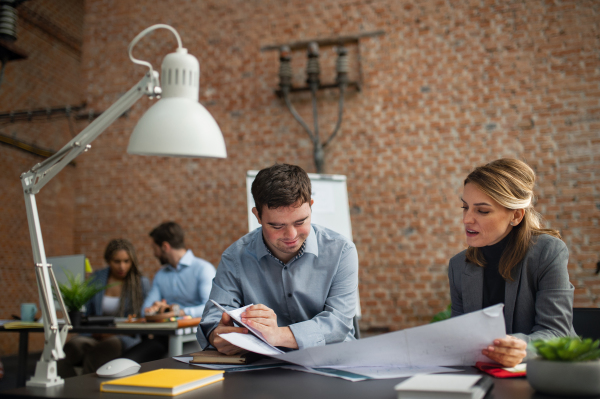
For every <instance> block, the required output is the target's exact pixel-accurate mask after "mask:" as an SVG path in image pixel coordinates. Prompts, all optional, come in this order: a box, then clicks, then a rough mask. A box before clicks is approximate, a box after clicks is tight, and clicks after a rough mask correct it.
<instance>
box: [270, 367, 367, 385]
mask: <svg viewBox="0 0 600 399" xmlns="http://www.w3.org/2000/svg"><path fill="white" fill-rule="evenodd" d="M281 368H282V369H288V370H295V371H302V372H304V373H311V374H318V375H324V376H325V377H336V378H341V379H343V380H347V381H352V382H356V381H364V380H370V379H371V378H370V377H367V376H365V375H358V374H353V373H351V372H348V371H345V370H336V369H332V368H316V369H313V368H309V367H302V366H298V365H296V364H289V363H288V364H287V365H286V366H281Z"/></svg>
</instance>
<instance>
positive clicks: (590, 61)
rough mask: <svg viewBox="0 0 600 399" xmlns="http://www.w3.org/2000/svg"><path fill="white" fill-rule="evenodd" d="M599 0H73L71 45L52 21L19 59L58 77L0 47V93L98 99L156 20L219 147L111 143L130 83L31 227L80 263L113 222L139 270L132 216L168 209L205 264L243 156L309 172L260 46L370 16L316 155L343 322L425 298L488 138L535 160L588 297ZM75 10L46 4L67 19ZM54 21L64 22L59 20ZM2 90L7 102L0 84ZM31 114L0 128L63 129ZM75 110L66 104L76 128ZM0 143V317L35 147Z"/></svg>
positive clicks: (146, 48)
mask: <svg viewBox="0 0 600 399" xmlns="http://www.w3.org/2000/svg"><path fill="white" fill-rule="evenodd" d="M36 3H40V4H48V6H47V7H45V6H44V7H42V6H40V9H38V12H40V13H41V12H45V11H44V10H51V9H53V7H54V6H56V4H58V3H59V2H57V1H55V2H51V1H48V0H44V1H43V0H39V1H38V2H36ZM61 3H62V2H61ZM25 4H28V3H25ZM69 4H80V3H79V2H70V3H69ZM31 6H33V3H31ZM599 14H600V4H599V3H598V2H595V1H589V0H588V1H585V0H583V1H539V0H531V1H527V2H524V1H500V0H498V1H464V2H453V1H452V2H451V1H419V2H415V1H407V0H401V1H397V0H385V1H384V0H380V1H379V0H375V1H368V0H359V1H355V0H353V1H339V0H338V1H333V0H332V1H322V0H320V1H306V0H302V1H300V0H294V1H288V2H283V1H260V2H251V1H245V0H237V1H232V0H212V1H161V2H152V3H147V2H124V1H107V0H103V1H99V0H88V1H86V2H85V17H84V24H83V36H82V43H83V44H82V46H81V51H82V56H81V59H79V58H78V57H77V56H73V54H74V53H73V51H74V50H73V46H67V45H66V44H64V46H65V48H64V49H63V50H61V47H60V46H61V43H64V39H58V38H56V39H53V40H54V42H53V43H54V45H53V46H51V47H52V48H48V46H46V47H44V46H40V47H41V48H42V49H43V50H44V51H45V52H46V53H44V54H41V53H40V59H39V60H38V59H30V60H28V61H22V63H21V64H20V65H22V67H23V69H25V67H26V66H27V68H30V70H38V73H39V74H44V73H47V74H57V73H58V71H56V70H54V69H52V68H59V70H60V73H59V75H60V76H58V78H63V79H67V80H68V82H66V83H65V84H64V85H62V89H59V87H56V88H54V90H53V91H52V92H53V96H50V97H48V96H47V94H48V93H47V92H46V91H45V90H42V89H41V85H42V84H51V82H52V80H50V81H48V80H47V79H46V80H44V81H43V82H39V84H34V85H32V84H31V83H29V80H27V79H23V82H21V83H19V82H18V81H15V82H14V83H13V84H12V85H9V84H8V79H10V76H11V74H12V76H18V73H24V72H18V73H17V72H16V66H17V63H14V64H9V67H8V68H7V70H6V75H5V76H6V79H7V82H6V83H7V84H6V86H4V83H3V87H2V92H0V94H2V93H4V94H3V95H0V106H1V107H2V110H4V111H8V110H11V109H22V108H24V107H39V106H46V105H47V104H50V103H52V104H60V105H63V104H65V103H69V104H71V103H79V102H80V101H81V100H85V101H86V102H87V104H88V107H89V108H91V109H94V110H104V109H106V108H107V107H108V106H110V105H111V104H112V103H113V102H114V101H115V100H116V99H117V98H118V97H119V96H120V95H122V94H123V93H124V92H126V91H127V90H128V89H129V88H130V87H131V86H133V84H134V83H135V82H137V81H138V80H139V79H140V78H141V76H142V74H143V73H144V68H142V67H140V66H136V65H133V64H132V63H131V62H130V61H129V59H128V57H127V45H128V44H129V42H130V41H131V39H132V38H133V37H134V36H135V35H136V34H137V33H139V32H140V31H141V30H142V29H144V28H146V27H148V26H150V25H151V24H154V23H167V24H171V25H173V26H174V27H175V28H176V29H177V30H178V31H179V33H180V34H181V36H182V39H183V44H184V47H187V48H188V50H189V51H190V53H192V54H194V55H196V56H197V57H198V59H199V61H200V64H201V72H202V75H201V81H200V84H201V90H200V100H201V102H202V103H203V104H204V105H205V106H206V107H207V109H208V110H209V111H210V112H211V113H212V114H213V116H214V117H215V119H216V120H217V121H218V123H219V125H220V126H221V129H222V130H223V133H224V135H225V141H226V144H227V151H228V158H227V159H224V160H214V159H171V158H153V157H135V156H128V155H127V154H126V146H127V141H128V135H129V132H130V131H131V130H132V129H133V127H134V126H135V123H136V121H137V120H138V119H139V117H140V116H141V115H142V114H143V112H144V111H145V110H146V109H147V108H148V107H149V106H150V105H151V102H150V101H149V100H147V99H143V100H141V101H139V102H138V103H137V104H136V105H135V106H134V107H133V108H132V110H131V112H130V113H129V114H128V116H127V117H126V118H121V119H120V120H119V121H117V122H116V123H115V124H114V125H113V126H112V127H110V128H109V129H108V130H107V131H106V132H105V133H104V134H103V135H102V136H101V137H99V138H98V139H97V140H96V141H95V142H94V143H93V149H92V151H90V152H88V153H86V154H84V155H82V156H80V157H79V158H78V159H77V166H76V167H75V168H71V167H70V168H67V170H65V171H63V173H62V174H61V175H60V177H59V178H57V181H53V182H52V183H51V184H50V185H49V186H48V187H47V188H46V189H45V191H43V192H42V194H40V199H39V201H38V202H39V203H40V216H41V217H42V219H43V224H45V226H46V230H48V231H50V230H51V229H55V228H56V225H55V224H59V225H60V228H61V229H64V232H63V231H62V230H61V233H60V234H46V235H45V240H46V247H47V252H48V253H49V254H51V253H52V254H59V253H58V252H60V251H61V250H63V249H68V250H69V251H73V252H75V253H85V254H86V255H87V256H88V257H89V258H90V259H91V261H92V264H93V266H94V267H102V265H103V260H102V253H103V250H104V247H105V245H106V243H107V242H108V240H110V239H111V238H114V237H126V238H129V239H130V240H131V241H132V242H133V243H134V245H135V246H136V248H137V249H138V252H139V255H140V261H141V264H142V269H143V271H144V273H146V274H147V275H149V276H153V275H154V273H155V272H156V270H157V268H158V263H157V261H156V260H155V259H154V258H153V256H152V252H151V249H150V246H149V241H148V240H149V239H148V237H147V235H148V232H149V231H150V229H151V228H152V227H154V226H155V225H157V224H158V223H160V222H162V221H164V220H168V219H173V220H176V221H179V222H180V223H181V224H182V225H183V226H184V228H185V229H186V232H187V241H188V246H189V247H190V248H192V249H193V250H194V252H195V253H196V254H197V255H199V256H201V257H204V258H206V259H208V260H209V261H211V262H213V263H214V264H215V265H216V264H217V263H218V261H219V258H220V255H221V253H222V252H223V250H224V249H225V248H227V246H229V245H230V244H231V243H232V242H233V241H234V240H235V239H237V238H239V237H240V236H241V235H243V234H244V233H246V231H247V218H246V191H245V178H244V177H245V172H246V170H249V169H260V168H263V167H266V166H269V165H271V164H273V163H274V162H289V163H294V164H298V165H300V166H302V167H304V168H305V169H307V170H308V171H309V172H312V171H314V166H313V164H312V146H311V143H310V141H309V139H308V137H307V135H306V133H304V132H303V130H302V128H301V127H300V125H298V124H297V123H296V122H295V120H294V119H293V117H292V116H291V115H290V113H289V112H288V111H287V109H286V107H285V105H284V104H283V102H282V101H281V100H279V99H278V98H277V97H276V96H275V95H274V93H273V90H274V89H275V88H277V83H278V78H277V71H278V54H277V52H273V51H265V52H261V51H260V48H261V47H262V46H265V45H271V44H278V43H288V42H295V41H300V40H308V39H313V38H326V37H334V36H344V35H348V34H353V33H358V32H370V31H376V30H380V29H382V30H384V31H385V34H384V35H382V36H377V37H370V38H364V39H362V40H361V41H360V42H359V43H358V45H355V46H351V51H350V53H351V56H352V57H351V58H352V63H353V64H352V76H353V78H357V77H358V76H359V75H358V71H359V70H360V71H361V75H362V79H363V87H362V91H360V92H356V91H355V90H349V92H348V94H347V96H346V108H345V112H344V122H343V124H342V129H341V131H340V134H339V137H337V138H336V139H335V140H334V141H333V142H332V144H331V145H330V146H329V147H328V148H327V151H326V169H327V172H328V173H336V174H344V175H346V176H347V177H348V190H349V193H348V196H349V201H350V208H351V217H352V227H353V233H354V239H355V242H356V245H357V248H358V252H359V257H360V291H361V304H362V310H363V319H362V321H361V326H362V327H363V328H368V327H384V326H387V327H390V328H391V329H400V328H406V327H410V326H415V325H419V324H423V323H426V322H428V321H429V319H430V318H431V316H432V315H433V314H434V313H436V312H438V311H440V310H442V309H443V308H445V306H446V305H447V304H448V303H449V292H448V284H447V277H446V273H447V266H448V260H449V258H450V257H451V256H452V255H454V254H455V253H457V252H459V251H460V250H462V249H463V248H464V245H465V244H464V237H463V232H462V223H461V214H462V213H461V209H460V206H461V204H460V200H459V196H460V194H461V191H462V189H461V188H462V181H463V179H464V178H465V176H466V175H467V174H468V172H469V171H470V170H471V169H472V168H473V167H475V166H477V165H480V164H483V163H486V162H488V161H491V160H493V159H496V158H499V157H503V156H510V157H517V158H520V159H523V160H525V161H527V162H528V163H529V164H530V165H531V166H532V167H533V168H534V169H535V170H536V172H537V173H538V191H537V194H538V197H539V201H538V205H537V209H538V210H539V211H540V212H541V213H542V214H543V215H544V216H545V218H546V221H547V223H546V225H547V226H550V227H553V228H556V229H559V230H560V231H561V232H562V234H563V237H564V240H565V242H566V243H567V245H568V247H569V250H570V254H571V256H570V263H569V272H570V277H571V281H572V283H573V284H574V285H575V286H576V298H575V305H576V306H583V307H597V306H599V305H600V277H599V276H598V275H595V274H594V270H595V263H596V262H597V261H598V260H599V258H600V227H599V225H598V220H599V218H600V192H599V191H598V190H599V189H598V187H599V184H598V183H599V179H600V175H599V174H600V159H599V158H600V50H599V49H600V15H599ZM52 15H53V14H52ZM52 15H50V16H52ZM69 21H70V22H69ZM77 21H79V20H78V19H77V18H70V19H65V18H64V17H60V18H58V17H57V18H55V19H54V22H55V23H56V24H59V25H60V24H63V23H64V24H66V25H68V26H71V24H73V25H77V23H78V22H77ZM64 30H65V31H66V32H70V34H71V36H73V37H77V33H76V32H77V30H76V29H71V28H68V29H67V28H66V27H65V29H64ZM32 32H34V30H32ZM63 33H64V32H63ZM41 35H42V33H36V34H35V35H34V34H33V33H31V35H30V36H31V37H29V38H28V36H27V35H26V33H22V35H21V36H20V38H19V41H18V42H17V43H18V44H19V45H20V46H21V47H23V48H27V47H26V46H25V43H29V42H27V40H29V41H30V42H32V43H33V44H32V47H35V46H36V45H37V44H36V40H39V37H40V36H41ZM61 40H62V41H61ZM174 46H175V40H174V38H173V36H172V35H171V33H169V32H167V31H164V32H163V31H158V32H155V33H153V34H152V35H150V36H149V37H147V38H145V39H144V40H142V41H141V42H140V43H139V45H138V47H136V51H135V54H136V56H137V57H138V58H143V59H147V60H149V61H150V62H152V63H153V64H154V65H155V67H157V68H158V67H159V65H160V61H161V59H162V57H163V56H164V54H166V53H168V52H170V51H172V49H173V48H174ZM35 48H37V47H35ZM40 51H41V50H40ZM61 51H62V53H61ZM322 54H323V56H322V58H323V63H322V67H323V69H324V70H325V71H324V74H323V81H331V80H333V73H332V72H331V71H330V68H331V67H332V65H333V61H332V60H331V57H332V48H331V47H329V48H324V49H322ZM294 57H295V58H294V61H293V66H294V68H296V70H295V79H296V81H297V83H300V82H301V80H302V79H303V75H302V73H301V71H299V69H300V68H304V55H303V54H302V52H299V51H298V52H294ZM47 58H51V59H52V60H53V63H49V61H48V60H47ZM58 63H65V64H63V65H62V66H61V67H58ZM77 66H80V67H81V69H80V70H76V67H77ZM11 69H12V70H11ZM62 71H64V72H62ZM32 75H36V74H35V73H32ZM36 76H37V75H36ZM29 79H33V78H31V77H30V78H29ZM23 85H29V86H26V87H23ZM13 92H14V93H16V94H15V96H16V97H15V98H20V100H19V101H20V102H19V103H16V104H15V103H13V102H12V101H11V100H9V99H8V97H9V93H13ZM80 93H81V94H80ZM294 104H295V105H296V107H297V109H298V111H299V112H300V113H301V114H302V115H303V116H305V118H306V120H307V122H308V123H309V125H311V124H312V119H311V116H310V115H311V111H310V102H309V101H308V97H307V96H305V95H302V94H301V95H298V96H296V95H294ZM319 107H320V121H321V128H322V129H323V131H330V130H331V128H332V126H333V124H334V123H335V117H336V115H335V114H336V107H337V101H336V93H335V91H332V92H330V93H322V94H320V99H319ZM60 123H62V124H63V125H62V127H61V126H59V124H60ZM45 126H48V125H41V124H27V123H25V122H23V123H20V124H19V125H18V126H17V125H5V126H3V127H2V129H14V130H13V131H15V132H17V134H18V135H19V137H21V135H22V137H24V138H30V139H31V140H40V145H41V144H43V146H46V147H49V148H53V149H58V148H59V147H60V145H61V143H64V142H66V141H67V140H68V138H69V137H70V132H69V129H68V125H66V121H62V122H61V121H56V122H53V126H55V127H54V128H53V129H55V131H54V132H53V135H52V137H47V135H44V134H43V133H45V132H46V130H43V127H45ZM83 127H85V123H80V124H78V126H77V130H79V129H81V128H83ZM61 129H62V130H61ZM48 132H51V130H50V129H49V130H48ZM0 151H1V154H2V155H1V156H2V160H1V161H0V162H1V165H2V168H1V169H0V179H2V180H1V181H2V182H3V183H5V184H4V185H3V189H2V203H1V204H2V205H1V206H2V212H1V213H0V215H1V216H0V217H1V218H2V219H1V220H2V232H1V233H0V234H2V237H3V238H4V240H3V241H2V242H3V243H4V244H2V245H3V247H2V250H1V251H0V260H1V261H2V269H0V270H2V274H3V275H2V278H1V279H0V295H2V299H5V301H4V302H3V304H4V305H3V308H2V314H1V315H0V317H7V316H9V315H10V314H11V313H15V312H18V305H19V303H20V302H22V301H23V300H24V297H23V296H21V297H18V299H17V297H16V295H15V294H10V295H6V294H4V292H6V290H12V289H14V290H15V292H18V293H19V295H22V294H23V293H24V292H28V293H29V294H28V296H27V300H28V301H29V300H35V290H34V289H33V288H32V285H31V281H33V280H31V279H30V278H28V280H27V283H26V282H25V278H26V277H25V276H24V275H18V276H16V275H10V277H8V278H5V277H4V274H8V273H9V269H7V266H6V265H7V264H10V262H19V263H21V264H23V265H25V266H24V267H25V268H28V267H30V266H27V265H30V263H31V261H30V253H31V251H30V246H29V242H28V234H27V226H26V221H25V212H24V206H23V205H22V194H21V192H20V183H19V181H18V174H19V173H20V172H22V171H25V170H26V169H28V168H29V167H30V165H32V164H33V163H35V162H36V159H35V157H34V156H30V155H27V154H24V153H21V152H18V150H15V149H12V148H9V147H6V146H0ZM73 179H74V183H72V182H73ZM59 185H60V186H61V189H60V190H59V189H56V188H55V190H56V191H57V192H60V197H61V198H64V201H62V200H61V201H58V200H56V202H54V203H52V202H51V199H52V198H53V196H52V195H51V194H50V192H51V191H52V190H53V188H52V187H55V186H59ZM43 196H46V197H43ZM69 201H70V202H69ZM42 204H44V205H43V206H45V207H49V209H47V208H44V209H42ZM44 218H45V219H44ZM57 220H61V223H56V221H57ZM5 226H11V229H12V230H11V231H12V232H10V231H9V232H8V233H6V231H7V228H6V227H5ZM43 227H44V226H43ZM15 237H18V239H15ZM8 238H10V241H9V242H10V244H7V239H8ZM15 241H16V242H15ZM6 245H10V246H11V247H10V249H7V247H6ZM51 248H52V249H51ZM17 254H20V255H19V257H18V258H17ZM6 259H14V261H7V260H6ZM13 264H14V263H13ZM9 281H10V282H9ZM13 281H14V282H15V283H13ZM3 340H5V339H4V338H3ZM11 342H16V341H11ZM1 347H2V349H3V351H4V352H5V353H10V352H11V351H12V352H14V351H15V350H16V347H15V345H14V344H13V345H12V346H9V345H4V343H3V344H2V346H1Z"/></svg>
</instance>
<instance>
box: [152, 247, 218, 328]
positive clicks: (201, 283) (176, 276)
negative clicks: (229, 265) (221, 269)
mask: <svg viewBox="0 0 600 399" xmlns="http://www.w3.org/2000/svg"><path fill="white" fill-rule="evenodd" d="M214 277H215V267H214V266H213V265H211V264H210V263H209V262H207V261H205V260H204V259H200V258H196V257H195V256H194V254H193V253H192V251H191V250H189V249H188V250H187V252H186V253H185V255H183V257H182V258H181V260H180V261H179V263H178V264H177V267H173V266H171V265H164V266H163V267H162V268H161V269H160V270H159V271H158V273H156V276H154V281H153V282H152V288H151V289H150V293H148V296H147V297H146V300H145V301H144V309H146V308H148V307H150V306H152V304H153V303H154V302H155V301H160V300H162V299H165V300H166V301H167V303H168V304H174V303H176V304H179V306H181V308H182V309H183V311H184V312H185V314H188V315H190V316H192V317H200V316H201V315H202V311H204V304H205V303H206V301H207V300H208V295H209V294H210V287H211V284H212V280H213V278H214Z"/></svg>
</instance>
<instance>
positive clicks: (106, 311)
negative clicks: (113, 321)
mask: <svg viewBox="0 0 600 399" xmlns="http://www.w3.org/2000/svg"><path fill="white" fill-rule="evenodd" d="M120 304H121V298H119V297H118V296H108V295H104V296H103V297H102V315H103V316H118V314H119V305H120Z"/></svg>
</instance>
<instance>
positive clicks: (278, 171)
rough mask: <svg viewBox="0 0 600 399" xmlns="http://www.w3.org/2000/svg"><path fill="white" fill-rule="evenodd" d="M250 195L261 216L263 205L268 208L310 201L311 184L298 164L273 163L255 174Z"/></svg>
mask: <svg viewBox="0 0 600 399" xmlns="http://www.w3.org/2000/svg"><path fill="white" fill-rule="evenodd" d="M252 197H253V198H254V204H255V206H256V210H257V211H258V217H262V210H263V207H264V206H265V205H266V206H267V207H268V208H269V209H276V208H279V207H288V206H292V205H294V204H296V203H298V201H300V203H299V205H302V204H304V203H305V202H309V203H310V199H311V186H310V178H309V177H308V174H307V173H306V172H305V171H304V169H302V168H301V167H300V166H296V165H288V164H285V163H284V164H275V165H273V166H271V167H269V168H266V169H263V170H261V171H260V172H258V174H257V175H256V178H255V179H254V182H253V183H252Z"/></svg>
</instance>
